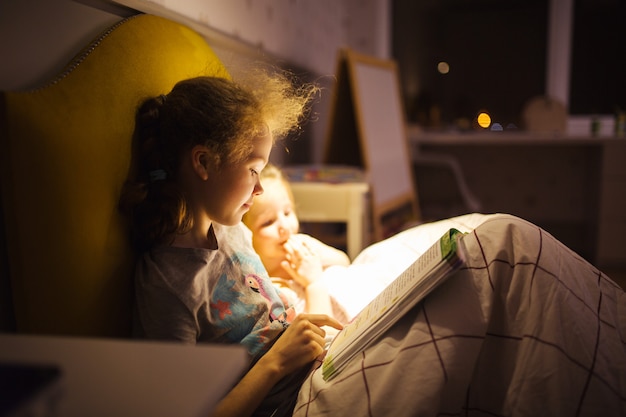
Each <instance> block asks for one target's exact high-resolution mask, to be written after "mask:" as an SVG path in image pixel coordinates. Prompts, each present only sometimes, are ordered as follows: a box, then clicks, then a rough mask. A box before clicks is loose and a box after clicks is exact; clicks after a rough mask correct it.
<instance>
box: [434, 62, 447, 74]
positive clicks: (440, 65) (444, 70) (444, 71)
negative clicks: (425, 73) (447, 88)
mask: <svg viewBox="0 0 626 417" xmlns="http://www.w3.org/2000/svg"><path fill="white" fill-rule="evenodd" d="M437 71H439V73H440V74H447V73H449V72H450V65H449V64H448V63H447V62H445V61H441V62H440V63H438V64H437Z"/></svg>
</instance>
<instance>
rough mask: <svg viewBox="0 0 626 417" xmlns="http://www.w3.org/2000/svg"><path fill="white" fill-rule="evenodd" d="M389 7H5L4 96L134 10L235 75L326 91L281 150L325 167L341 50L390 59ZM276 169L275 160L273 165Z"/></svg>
mask: <svg viewBox="0 0 626 417" xmlns="http://www.w3.org/2000/svg"><path fill="white" fill-rule="evenodd" d="M389 3H390V0H343V1H340V2H337V1H335V0H319V1H315V2H313V1H296V0H254V1H252V0H229V1H223V0H158V1H146V0H118V1H115V2H113V1H108V0H20V1H10V0H2V1H1V2H0V56H1V57H2V61H3V62H4V63H10V64H9V65H6V64H5V65H3V66H1V67H0V89H2V90H16V89H28V88H32V87H36V86H38V85H40V84H42V83H43V82H45V81H47V80H48V79H50V78H51V77H53V76H54V75H56V74H57V73H58V72H59V71H61V70H62V69H63V67H64V66H65V64H66V63H67V62H68V61H69V60H70V59H71V58H72V57H73V56H74V55H75V54H76V53H77V52H78V51H79V50H80V49H81V48H82V47H83V46H84V45H86V44H87V43H88V42H89V41H90V40H91V39H93V38H94V37H96V36H97V35H98V34H99V33H100V32H101V31H103V30H104V29H106V28H107V27H109V26H110V25H112V24H113V23H115V22H117V21H118V20H120V18H122V17H125V16H129V15H132V14H134V13H136V11H134V10H132V8H134V9H136V10H140V11H144V12H149V13H153V14H157V15H161V16H165V17H169V18H172V19H174V20H178V21H181V22H183V23H185V24H187V25H189V26H191V27H193V28H194V29H196V30H197V31H199V32H200V33H201V34H202V35H203V36H204V37H205V38H207V40H208V42H209V43H210V44H211V45H212V46H213V47H214V48H215V49H216V52H217V53H218V55H219V56H220V58H221V59H222V60H223V61H224V63H225V65H226V66H227V67H228V68H229V70H232V71H233V72H236V71H237V68H238V67H240V66H243V63H247V62H248V61H250V60H254V61H256V60H266V61H271V62H273V63H275V64H279V65H280V66H283V67H288V68H291V69H294V71H295V72H296V73H297V74H298V75H299V76H301V77H302V78H303V79H305V80H316V81H317V82H319V83H320V85H321V86H322V87H323V88H324V90H323V92H322V96H321V97H320V100H319V102H318V103H317V104H316V107H315V109H314V111H315V113H316V116H315V117H314V118H313V119H314V122H312V123H309V124H307V125H306V126H305V129H304V130H305V134H303V136H302V137H301V138H299V139H298V141H295V142H291V143H289V144H288V147H289V148H290V152H289V153H286V152H284V150H283V149H277V152H275V155H276V157H277V158H281V159H284V160H285V161H287V162H293V163H309V162H319V161H321V155H322V151H323V144H324V137H325V134H326V123H327V113H328V107H329V100H330V96H331V94H330V92H331V91H332V87H333V83H334V73H335V60H336V56H337V50H338V49H339V48H341V47H346V46H347V47H350V48H352V49H355V50H357V51H359V52H362V53H366V54H370V55H375V56H379V57H382V58H387V57H388V56H389V54H390V35H389ZM275 162H277V161H275Z"/></svg>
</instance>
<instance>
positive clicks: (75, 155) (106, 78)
mask: <svg viewBox="0 0 626 417" xmlns="http://www.w3.org/2000/svg"><path fill="white" fill-rule="evenodd" d="M199 75H214V76H223V77H228V74H227V71H226V69H225V68H224V66H223V65H222V63H221V62H220V61H219V59H218V58H217V56H216V55H215V54H214V52H213V51H212V50H211V48H210V47H209V46H208V45H207V43H206V42H205V40H204V39H203V38H202V37H201V36H200V35H199V34H197V33H196V32H194V31H192V30H191V29H189V28H187V27H185V26H182V25H180V24H178V23H175V22H172V21H169V20H167V19H163V18H160V17H156V16H151V15H138V16H134V17H131V18H129V19H125V20H123V21H122V22H120V23H118V24H116V25H115V26H113V27H112V28H110V29H109V30H108V31H106V32H105V33H104V34H103V35H102V36H100V37H99V38H98V39H96V40H95V41H94V42H93V43H92V44H91V45H89V46H88V47H87V48H85V49H84V50H83V51H82V52H81V53H80V54H78V55H77V57H76V58H75V59H74V60H73V61H72V62H71V63H70V64H69V66H68V67H67V69H66V70H65V71H64V72H63V73H62V74H61V75H60V76H59V77H57V78H56V79H55V80H53V81H52V82H51V83H49V84H48V85H46V86H44V87H42V88H40V89H37V90H34V91H28V92H4V93H3V95H2V115H1V117H2V119H1V120H2V124H1V125H0V126H1V129H0V162H1V167H2V168H1V170H2V171H1V172H0V175H1V180H2V182H1V183H0V185H1V187H2V188H1V191H2V194H1V197H2V211H3V212H4V219H3V220H4V228H5V234H6V249H7V255H8V273H9V279H10V281H9V282H10V286H11V288H12V300H13V304H14V309H15V321H16V326H17V331H18V332H21V333H38V334H62V335H82V336H107V337H108V336H112V337H125V336H128V335H129V334H130V323H131V320H130V317H131V315H130V312H131V302H132V273H133V268H134V266H133V254H132V251H131V249H130V246H129V244H128V236H127V232H126V228H125V225H124V222H123V219H122V218H121V216H120V215H119V213H118V211H117V201H118V197H119V191H120V189H121V185H122V183H123V181H124V179H125V178H126V175H127V171H128V167H129V161H130V149H131V136H132V132H133V122H134V112H135V109H136V107H137V105H138V104H139V102H140V101H141V100H142V99H143V98H145V97H147V96H150V95H158V94H161V93H167V92H169V91H170V89H171V88H172V86H173V85H174V84H175V83H176V82H177V81H179V80H182V79H185V78H190V77H194V76H199ZM0 230H1V228H0Z"/></svg>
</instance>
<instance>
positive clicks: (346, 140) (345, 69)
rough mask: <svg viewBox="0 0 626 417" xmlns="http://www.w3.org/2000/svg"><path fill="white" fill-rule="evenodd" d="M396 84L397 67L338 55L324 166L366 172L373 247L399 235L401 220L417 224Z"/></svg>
mask: <svg viewBox="0 0 626 417" xmlns="http://www.w3.org/2000/svg"><path fill="white" fill-rule="evenodd" d="M398 83H399V81H398V74H397V68H396V63H395V61H393V60H383V59H379V58H375V57H372V56H368V55H363V54H359V53H356V52H354V51H351V50H348V49H344V50H341V51H340V52H339V55H338V60H337V83H336V85H335V87H334V94H333V101H332V105H331V114H330V123H329V127H328V134H327V138H326V146H325V150H324V153H325V154H324V158H323V162H324V164H327V165H351V166H354V167H358V168H362V169H363V170H364V171H365V172H366V174H367V178H368V182H369V184H370V188H371V190H370V193H371V210H372V225H373V238H374V240H375V241H378V240H381V239H383V238H385V237H388V236H390V235H391V234H394V233H395V232H397V231H398V229H400V228H401V227H402V224H397V225H396V224H393V223H394V222H396V221H397V219H399V218H400V217H401V216H406V219H402V220H401V223H405V221H404V220H406V222H409V221H415V220H417V219H419V209H418V204H417V190H416V188H415V184H414V181H413V174H412V171H411V162H410V154H409V145H408V141H407V136H406V124H405V120H404V108H403V103H402V99H401V96H400V88H399V84H398ZM390 218H391V221H389V219H390Z"/></svg>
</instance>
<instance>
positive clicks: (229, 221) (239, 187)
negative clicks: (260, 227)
mask: <svg viewBox="0 0 626 417" xmlns="http://www.w3.org/2000/svg"><path fill="white" fill-rule="evenodd" d="M272 145H273V140H272V136H271V134H269V133H268V134H266V135H262V136H259V137H257V138H255V139H254V150H253V152H252V154H251V155H250V156H249V157H248V158H246V159H245V160H243V161H240V162H235V163H232V162H226V163H223V164H222V165H221V166H220V167H219V169H218V170H215V169H214V170H213V172H212V174H211V175H209V179H208V181H207V184H206V186H207V190H208V192H207V193H205V204H206V206H205V207H206V208H207V213H209V217H210V218H211V220H213V221H215V222H217V223H220V224H223V225H227V226H232V225H235V224H237V223H239V222H241V218H242V217H243V215H244V214H245V213H246V212H247V211H248V210H249V209H250V207H251V206H252V199H253V198H254V196H257V195H260V194H261V193H263V187H262V186H261V182H260V181H259V173H260V172H261V171H262V170H263V168H264V167H265V165H266V164H267V161H268V160H269V156H270V151H271V150H272Z"/></svg>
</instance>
